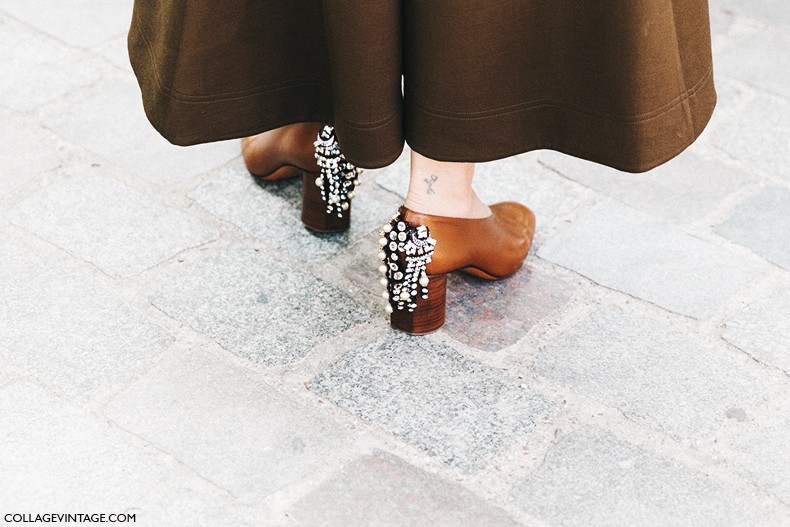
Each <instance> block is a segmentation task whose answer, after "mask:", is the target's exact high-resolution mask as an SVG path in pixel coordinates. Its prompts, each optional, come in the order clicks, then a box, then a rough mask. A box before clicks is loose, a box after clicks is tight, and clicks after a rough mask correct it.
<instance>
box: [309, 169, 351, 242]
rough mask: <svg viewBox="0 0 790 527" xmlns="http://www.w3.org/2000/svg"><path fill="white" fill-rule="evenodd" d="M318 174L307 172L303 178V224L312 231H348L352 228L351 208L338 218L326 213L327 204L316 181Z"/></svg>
mask: <svg viewBox="0 0 790 527" xmlns="http://www.w3.org/2000/svg"><path fill="white" fill-rule="evenodd" d="M317 177H318V174H317V173H314V172H305V173H304V175H303V176H302V223H304V226H305V227H307V228H308V229H310V230H311V231H315V232H321V233H329V232H341V231H345V230H348V228H349V227H350V226H351V206H350V204H349V207H348V209H347V210H345V211H343V214H342V216H340V217H338V215H337V213H335V212H331V213H330V212H327V211H326V208H327V207H326V202H324V199H323V198H322V197H321V189H320V188H319V187H318V186H317V185H316V183H315V181H316V178H317Z"/></svg>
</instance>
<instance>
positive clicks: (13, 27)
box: [0, 2, 100, 111]
mask: <svg viewBox="0 0 790 527" xmlns="http://www.w3.org/2000/svg"><path fill="white" fill-rule="evenodd" d="M16 3H17V4H20V5H26V3H25V2H16ZM29 5H30V6H31V8H33V9H37V8H38V4H29ZM0 49H2V50H13V53H5V52H4V53H0V71H2V72H3V74H2V75H0V106H5V107H6V108H12V109H14V110H19V111H27V110H31V109H33V108H35V107H37V106H40V105H41V104H43V103H45V102H48V101H51V100H53V99H55V98H57V97H59V96H61V95H63V94H65V93H67V92H69V91H71V90H73V89H75V88H78V87H80V86H87V85H88V84H91V83H92V82H95V81H96V80H97V79H98V78H99V76H100V73H99V72H98V71H97V70H96V68H95V67H94V66H93V64H92V63H91V61H90V59H89V58H86V57H85V56H83V55H80V54H79V53H77V52H75V51H73V50H70V49H68V48H64V47H63V46H61V45H59V44H58V43H57V42H55V41H53V40H51V39H48V38H46V37H43V36H40V35H36V34H35V33H33V32H32V31H30V30H29V29H27V28H25V27H24V26H23V25H21V24H19V23H17V22H15V21H12V20H9V19H8V18H7V17H5V16H3V15H2V14H0Z"/></svg>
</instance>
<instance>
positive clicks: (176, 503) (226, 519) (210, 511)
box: [135, 482, 252, 527]
mask: <svg viewBox="0 0 790 527" xmlns="http://www.w3.org/2000/svg"><path fill="white" fill-rule="evenodd" d="M179 483H180V486H179V487H177V488H171V489H169V490H168V491H167V492H165V493H163V494H162V495H160V496H159V497H158V498H157V499H156V500H154V501H153V502H152V503H149V504H145V505H143V506H141V507H140V509H139V510H138V511H135V512H136V514H137V521H136V523H142V524H143V525H150V526H152V527H154V526H182V525H183V526H184V527H187V526H188V527H251V526H252V524H251V523H249V522H247V521H246V520H245V519H244V518H242V517H241V516H239V514H238V513H237V511H235V510H234V508H233V506H232V504H231V505H229V504H228V501H229V500H227V499H226V500H221V499H219V498H217V497H216V496H214V495H212V494H208V493H207V492H203V491H200V490H196V489H193V488H190V487H189V486H183V485H184V483H183V482H179Z"/></svg>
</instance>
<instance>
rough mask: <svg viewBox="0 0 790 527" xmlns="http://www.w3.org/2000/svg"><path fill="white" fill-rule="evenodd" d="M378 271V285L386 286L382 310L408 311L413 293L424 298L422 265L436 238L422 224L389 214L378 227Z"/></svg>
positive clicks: (413, 304)
mask: <svg viewBox="0 0 790 527" xmlns="http://www.w3.org/2000/svg"><path fill="white" fill-rule="evenodd" d="M379 234H380V236H381V239H380V240H379V248H380V252H379V259H380V260H381V262H382V263H381V266H380V267H379V271H380V272H381V273H382V274H383V275H384V278H382V279H381V283H382V285H386V286H387V290H386V291H385V292H384V293H382V296H383V297H384V298H386V299H387V305H386V308H385V309H386V311H387V313H392V312H393V310H394V309H397V310H399V311H402V310H404V309H406V310H408V311H409V312H412V311H414V309H415V308H416V307H417V297H418V296H420V297H421V298H423V299H427V298H428V282H429V280H428V273H426V271H425V268H426V266H427V265H428V264H429V263H430V262H431V258H432V257H433V250H434V246H435V245H436V240H434V239H433V238H431V233H430V231H429V230H428V227H426V226H425V225H418V226H414V225H412V224H410V223H408V222H406V221H404V220H403V219H402V218H401V216H400V214H396V215H395V216H393V217H392V218H391V219H390V221H389V222H387V223H386V224H385V225H384V227H382V228H381V231H379Z"/></svg>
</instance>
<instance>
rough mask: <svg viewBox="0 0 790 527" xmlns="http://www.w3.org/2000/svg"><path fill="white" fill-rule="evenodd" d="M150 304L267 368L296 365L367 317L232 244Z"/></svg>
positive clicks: (310, 280) (316, 284)
mask: <svg viewBox="0 0 790 527" xmlns="http://www.w3.org/2000/svg"><path fill="white" fill-rule="evenodd" d="M151 302H152V303H153V304H154V305H155V306H157V307H158V308H159V309H161V310H162V311H164V312H165V313H167V314H169V315H170V316H171V317H173V318H175V319H178V320H183V321H185V322H187V323H188V324H189V325H191V326H192V327H193V328H195V329H196V330H197V331H199V332H201V333H203V334H205V335H206V336H208V337H210V338H211V339H213V340H215V341H216V342H218V343H219V344H220V345H222V346H223V347H224V348H226V349H228V350H230V351H232V352H233V353H236V354H238V355H240V356H242V357H245V358H247V359H250V360H252V361H254V362H260V363H263V364H268V365H273V364H282V363H287V362H294V361H297V360H299V359H301V358H302V357H303V356H304V355H305V354H306V353H307V352H308V351H309V350H310V348H312V347H313V345H315V344H316V343H317V342H318V341H320V340H323V339H326V338H330V337H333V336H335V335H337V334H339V333H341V332H342V331H344V330H346V329H348V328H350V327H352V326H354V325H356V324H359V323H361V322H364V321H365V320H367V319H368V317H369V316H370V313H369V312H368V311H367V310H366V309H364V308H362V307H360V306H358V305H356V304H355V303H354V302H353V301H352V300H351V299H350V298H348V297H347V296H346V295H345V294H344V293H342V292H341V291H339V290H337V289H336V288H334V287H332V286H330V285H328V284H326V283H325V282H322V281H321V280H319V279H317V278H315V277H313V276H311V275H308V274H307V273H305V272H304V271H301V270H298V269H294V267H293V266H291V265H288V264H286V263H283V262H281V261H278V260H276V259H275V258H273V257H272V256H271V255H268V254H264V252H263V251H261V252H256V251H254V250H252V249H247V248H244V247H240V246H237V247H230V248H227V249H224V250H223V251H222V252H220V253H218V254H215V255H213V256H211V257H209V258H206V259H204V260H202V261H200V262H198V263H196V264H194V265H193V266H191V267H189V268H187V269H184V271H183V272H182V273H180V274H178V275H177V276H175V277H174V278H173V279H172V280H170V281H169V282H168V283H166V284H164V285H163V286H162V287H161V288H160V289H159V290H158V291H157V292H156V293H154V295H153V296H152V298H151ZM297 320H298V321H299V323H298V324H296V325H295V324H294V321H297Z"/></svg>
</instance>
